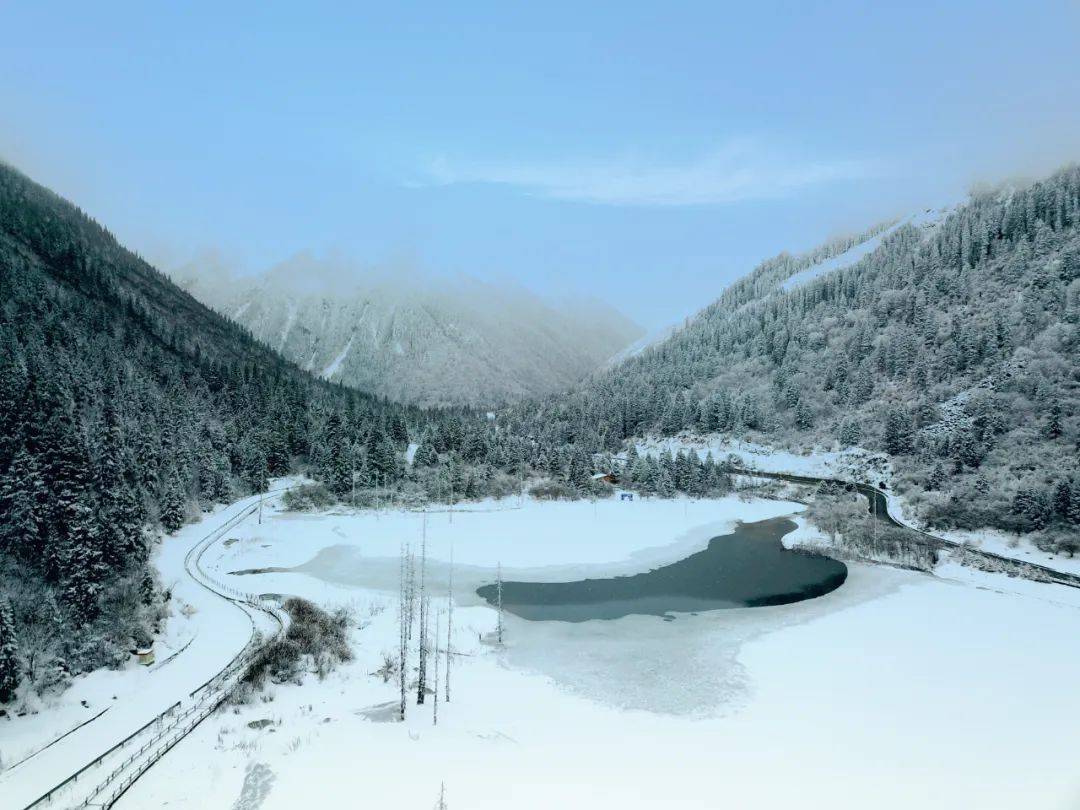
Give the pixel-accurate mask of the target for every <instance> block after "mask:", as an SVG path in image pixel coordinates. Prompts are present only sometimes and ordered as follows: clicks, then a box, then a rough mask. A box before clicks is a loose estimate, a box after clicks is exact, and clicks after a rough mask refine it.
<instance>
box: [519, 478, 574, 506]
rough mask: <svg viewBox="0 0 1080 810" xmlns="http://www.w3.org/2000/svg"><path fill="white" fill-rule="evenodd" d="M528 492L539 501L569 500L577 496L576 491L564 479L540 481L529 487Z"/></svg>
mask: <svg viewBox="0 0 1080 810" xmlns="http://www.w3.org/2000/svg"><path fill="white" fill-rule="evenodd" d="M529 494H530V495H532V496H533V497H534V498H536V499H537V500H541V501H561V500H567V501H571V500H574V499H576V498H577V497H578V492H577V490H576V489H574V488H573V487H572V486H570V484H568V483H566V482H565V481H552V480H550V479H549V480H546V481H541V482H540V483H539V484H534V485H533V486H532V487H530V488H529Z"/></svg>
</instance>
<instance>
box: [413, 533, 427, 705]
mask: <svg viewBox="0 0 1080 810" xmlns="http://www.w3.org/2000/svg"><path fill="white" fill-rule="evenodd" d="M428 607H429V606H428V597H427V512H425V513H424V523H423V529H422V533H421V535H420V626H419V628H418V631H419V633H420V660H419V663H418V665H417V685H416V702H417V704H418V705H422V704H423V702H424V692H425V690H426V689H427V654H428V638H427V635H428Z"/></svg>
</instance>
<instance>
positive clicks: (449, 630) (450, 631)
mask: <svg viewBox="0 0 1080 810" xmlns="http://www.w3.org/2000/svg"><path fill="white" fill-rule="evenodd" d="M453 637H454V542H453V540H451V541H450V575H449V577H448V580H447V586H446V702H447V703H449V702H450V667H451V663H450V662H451V661H452V660H453V653H452V652H451V648H450V644H451V640H452V639H453ZM435 688H436V689H438V681H436V686H435Z"/></svg>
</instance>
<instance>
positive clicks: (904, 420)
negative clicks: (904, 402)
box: [885, 405, 913, 456]
mask: <svg viewBox="0 0 1080 810" xmlns="http://www.w3.org/2000/svg"><path fill="white" fill-rule="evenodd" d="M912 438H913V437H912V429H911V417H910V415H909V414H908V413H907V411H905V410H904V409H903V408H901V407H900V406H898V405H894V406H893V407H891V408H889V410H888V412H887V413H886V414H885V451H886V452H887V453H889V454H891V455H894V456H903V455H907V454H908V453H910V452H911V451H912V449H913V443H912Z"/></svg>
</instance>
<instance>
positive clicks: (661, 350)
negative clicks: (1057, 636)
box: [507, 166, 1080, 551]
mask: <svg viewBox="0 0 1080 810" xmlns="http://www.w3.org/2000/svg"><path fill="white" fill-rule="evenodd" d="M870 233H872V232H870ZM865 236H866V234H863V235H860V237H859V240H861V239H862V238H864V237H865ZM845 244H846V243H843V242H842V243H837V244H836V245H834V246H833V247H832V248H831V249H822V250H821V251H818V252H815V253H814V254H811V255H807V256H804V257H794V258H793V257H790V256H780V257H778V258H776V259H772V260H769V261H767V262H765V263H763V264H762V265H761V266H760V267H758V268H757V269H756V270H755V271H754V272H753V273H751V274H750V275H749V276H748V277H746V278H745V279H743V280H741V281H739V282H736V283H735V284H733V285H732V286H731V287H730V288H729V289H727V290H726V291H725V292H724V293H723V295H722V296H721V297H720V298H719V299H718V300H717V301H716V302H715V303H714V304H712V305H710V306H709V307H707V308H706V309H705V310H703V311H702V312H701V313H700V314H699V315H697V316H696V317H695V318H693V319H691V320H690V321H688V323H687V324H686V325H685V326H684V327H683V328H682V329H680V330H679V331H678V332H676V333H675V334H674V335H672V336H671V337H670V338H668V339H667V340H665V341H663V342H661V343H659V344H657V345H655V346H652V347H650V348H648V349H646V350H645V351H644V352H642V353H641V354H639V355H637V356H635V357H632V358H630V359H628V360H627V361H626V362H624V363H622V364H621V365H619V366H617V367H615V368H613V369H611V370H608V371H606V372H605V373H602V374H599V375H597V376H596V377H595V378H594V379H592V380H590V381H589V382H588V383H587V384H585V385H583V386H581V387H580V388H579V389H576V390H575V391H572V392H570V393H569V394H568V395H566V396H560V397H551V398H548V399H546V400H544V401H543V402H541V403H539V404H536V403H527V404H525V405H522V406H520V407H518V408H517V409H515V410H514V412H513V413H512V414H510V415H509V417H508V419H507V421H508V422H509V423H510V425H511V426H512V427H511V429H512V430H514V431H516V432H518V433H519V434H520V435H524V436H528V437H530V438H532V439H533V440H535V441H537V442H538V443H540V444H541V445H544V446H548V447H558V446H563V445H573V446H575V447H579V448H583V449H584V450H585V451H587V452H600V451H609V452H614V451H617V450H618V449H619V448H620V447H622V446H624V445H625V443H626V442H627V440H628V439H630V438H632V437H640V436H645V435H661V436H676V435H679V434H683V433H693V434H706V433H723V434H730V435H734V436H738V437H748V438H756V439H760V440H762V441H764V442H767V443H772V444H775V445H779V446H782V447H806V446H810V445H818V446H821V445H825V446H833V447H851V446H860V447H865V448H868V449H871V450H881V451H885V452H887V453H889V454H890V455H891V456H892V457H893V460H894V466H895V468H896V469H897V471H898V473H899V484H900V486H901V487H902V488H903V490H904V492H905V495H907V496H908V497H909V498H910V499H911V500H912V502H913V503H914V504H915V506H916V508H917V510H918V511H919V513H920V515H921V516H922V517H923V518H925V519H926V520H927V521H928V522H929V523H930V524H931V525H935V526H939V527H957V528H977V527H982V526H991V527H1000V528H1004V529H1010V530H1015V531H1020V532H1033V533H1035V539H1036V540H1037V541H1038V542H1040V543H1043V544H1044V545H1046V546H1047V547H1051V548H1052V547H1059V548H1062V549H1063V550H1066V551H1067V550H1068V549H1069V545H1068V543H1069V540H1070V539H1074V538H1075V534H1076V531H1077V525H1078V524H1077V510H1076V507H1075V505H1074V504H1075V501H1076V497H1077V485H1078V483H1080V469H1078V455H1080V454H1078V446H1080V445H1078V443H1080V414H1078V405H1080V361H1078V358H1080V351H1078V349H1077V346H1078V340H1077V338H1078V334H1077V330H1078V325H1080V168H1078V167H1076V166H1072V167H1068V168H1066V169H1063V170H1061V171H1059V172H1058V173H1056V174H1054V175H1053V176H1051V177H1049V178H1048V179H1046V180H1043V181H1041V182H1037V183H1033V184H1031V185H1028V186H1026V187H1023V188H1012V189H1007V190H996V191H993V192H986V193H981V194H977V195H975V196H974V197H973V198H972V199H971V201H970V202H969V203H967V204H965V205H964V206H961V207H959V208H958V209H956V210H954V211H953V212H951V213H950V214H948V216H946V217H944V218H943V219H942V220H941V221H938V222H936V223H934V224H932V225H928V226H916V225H912V224H902V225H899V226H897V227H895V228H893V229H892V230H891V231H890V232H889V233H888V234H886V235H885V236H884V238H883V239H882V243H881V245H880V246H879V247H878V248H877V249H876V250H874V251H873V252H871V253H870V254H869V255H867V256H865V257H864V258H862V259H861V260H859V261H858V262H856V263H854V264H853V265H851V266H848V267H845V268H842V269H839V270H836V271H833V272H831V273H828V274H826V275H822V276H821V277H818V278H814V279H811V280H808V281H806V282H805V283H802V284H801V285H797V286H793V287H792V288H790V289H786V288H785V287H784V281H785V280H787V279H788V278H790V277H791V276H792V275H794V274H795V273H798V272H799V271H801V270H803V269H806V268H807V267H810V266H812V265H813V264H814V262H815V261H818V260H820V259H821V258H827V257H829V256H831V255H836V253H837V252H838V251H839V250H841V249H843V248H844V246H845Z"/></svg>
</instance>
